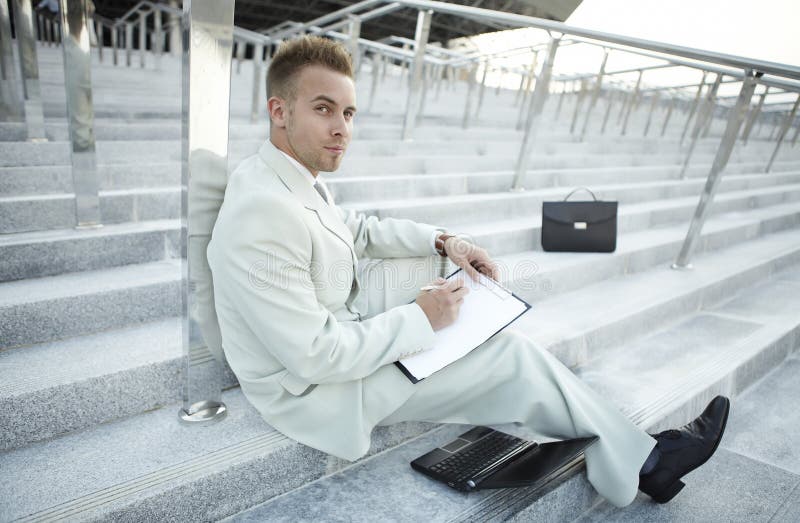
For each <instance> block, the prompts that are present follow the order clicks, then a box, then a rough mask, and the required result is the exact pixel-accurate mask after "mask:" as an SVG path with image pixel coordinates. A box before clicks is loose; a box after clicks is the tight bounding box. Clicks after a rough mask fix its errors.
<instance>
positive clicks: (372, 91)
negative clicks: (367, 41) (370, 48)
mask: <svg viewBox="0 0 800 523" xmlns="http://www.w3.org/2000/svg"><path fill="white" fill-rule="evenodd" d="M381 61H382V60H381V59H380V57H379V55H377V54H374V55H372V82H371V83H370V88H369V105H367V112H370V113H371V112H372V108H373V107H374V106H375V96H376V95H377V94H378V79H379V78H380V77H379V75H378V67H379V64H380V63H381Z"/></svg>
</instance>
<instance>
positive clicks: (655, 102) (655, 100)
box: [642, 91, 661, 136]
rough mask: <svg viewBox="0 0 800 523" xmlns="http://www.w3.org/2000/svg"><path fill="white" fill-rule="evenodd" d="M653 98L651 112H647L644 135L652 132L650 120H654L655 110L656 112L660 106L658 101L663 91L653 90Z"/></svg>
mask: <svg viewBox="0 0 800 523" xmlns="http://www.w3.org/2000/svg"><path fill="white" fill-rule="evenodd" d="M652 96H653V100H652V101H651V103H650V112H649V113H647V123H646V124H645V126H644V133H642V135H643V136H647V133H648V132H650V122H652V121H653V112H655V110H656V107H657V106H658V101H659V100H660V99H661V91H655V92H653V95H652Z"/></svg>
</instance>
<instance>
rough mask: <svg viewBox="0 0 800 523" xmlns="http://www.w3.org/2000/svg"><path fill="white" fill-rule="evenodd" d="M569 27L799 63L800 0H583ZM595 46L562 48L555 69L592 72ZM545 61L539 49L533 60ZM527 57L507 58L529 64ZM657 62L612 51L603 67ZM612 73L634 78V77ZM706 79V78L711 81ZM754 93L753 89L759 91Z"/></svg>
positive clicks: (534, 36) (537, 35)
mask: <svg viewBox="0 0 800 523" xmlns="http://www.w3.org/2000/svg"><path fill="white" fill-rule="evenodd" d="M566 23H567V25H571V26H574V27H581V28H586V29H595V30H598V31H604V32H609V33H616V34H621V35H626V36H632V37H637V38H643V39H647V40H654V41H660V42H665V43H673V44H677V45H682V46H687V47H694V48H697V49H704V50H709V51H716V52H721V53H727V54H733V55H738V56H743V57H749V58H754V59H760V60H767V61H772V62H779V63H785V64H790V65H795V66H800V38H798V36H797V35H798V32H799V31H798V26H800V0H759V1H758V2H752V0H748V1H746V0H583V2H582V3H581V5H580V6H578V8H577V9H576V10H575V12H573V14H572V15H571V16H570V17H569V18H568V19H567V20H566ZM547 40H548V36H547V34H546V33H544V32H543V31H537V30H530V29H519V30H514V31H504V32H501V33H490V34H486V35H479V36H477V37H475V38H474V39H473V41H474V43H475V44H476V45H477V46H478V47H479V48H480V49H481V50H490V49H500V48H506V49H508V48H513V47H518V46H520V45H529V44H530V43H531V42H546V41H547ZM602 57H603V52H602V50H601V49H600V48H594V49H593V48H591V47H587V46H585V45H579V46H563V47H561V48H559V50H558V54H557V55H556V66H555V73H556V74H572V73H587V72H597V71H598V70H599V68H600V63H601V62H602ZM543 59H544V52H542V53H540V60H539V64H541V62H542V60H543ZM530 62H531V58H530V55H527V56H525V57H524V58H520V57H517V58H513V59H509V60H507V61H506V62H505V63H507V64H509V65H511V64H520V65H525V66H528V65H530ZM654 63H658V62H657V61H654V60H651V59H646V58H641V57H635V56H633V55H630V54H624V53H621V52H616V51H612V52H611V54H610V56H609V59H608V63H607V65H606V71H614V70H621V69H627V68H630V67H638V66H641V65H646V64H654ZM701 77H702V73H700V72H699V71H696V70H689V69H685V68H677V69H676V68H671V69H664V70H660V71H652V72H646V73H645V74H644V77H643V79H642V83H643V85H650V86H656V85H681V84H689V83H699V81H700V79H701ZM617 78H619V79H621V80H626V81H629V82H634V81H635V80H636V75H635V74H629V75H619V76H617ZM711 79H712V77H711V76H710V77H709V79H708V80H707V81H711ZM487 81H489V83H490V84H493V85H496V83H497V82H498V81H502V82H503V84H504V85H505V86H507V87H511V88H516V87H517V86H518V85H519V77H517V78H516V80H514V79H511V78H509V77H506V78H503V79H502V80H501V79H500V77H499V76H495V77H494V78H491V77H490V78H487ZM738 89H739V84H733V85H730V86H725V85H723V86H721V88H720V91H719V94H720V96H730V95H735V94H736V93H738ZM760 89H761V88H759V90H757V91H756V92H757V93H758V92H761V90H760ZM795 96H796V95H792V96H791V97H784V96H781V97H780V98H778V97H772V96H771V97H770V98H769V100H770V101H784V100H787V101H788V100H791V101H794V97H795Z"/></svg>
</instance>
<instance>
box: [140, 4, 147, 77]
mask: <svg viewBox="0 0 800 523" xmlns="http://www.w3.org/2000/svg"><path fill="white" fill-rule="evenodd" d="M146 17H147V14H146V13H144V12H140V13H139V67H142V68H143V67H144V53H145V51H146V49H145V48H146V47H147V20H146Z"/></svg>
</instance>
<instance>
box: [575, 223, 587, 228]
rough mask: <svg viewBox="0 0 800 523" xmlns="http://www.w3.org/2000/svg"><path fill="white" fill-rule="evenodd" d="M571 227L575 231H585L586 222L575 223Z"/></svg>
mask: <svg viewBox="0 0 800 523" xmlns="http://www.w3.org/2000/svg"><path fill="white" fill-rule="evenodd" d="M573 227H575V228H576V229H585V228H586V222H575V223H574V224H573Z"/></svg>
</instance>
